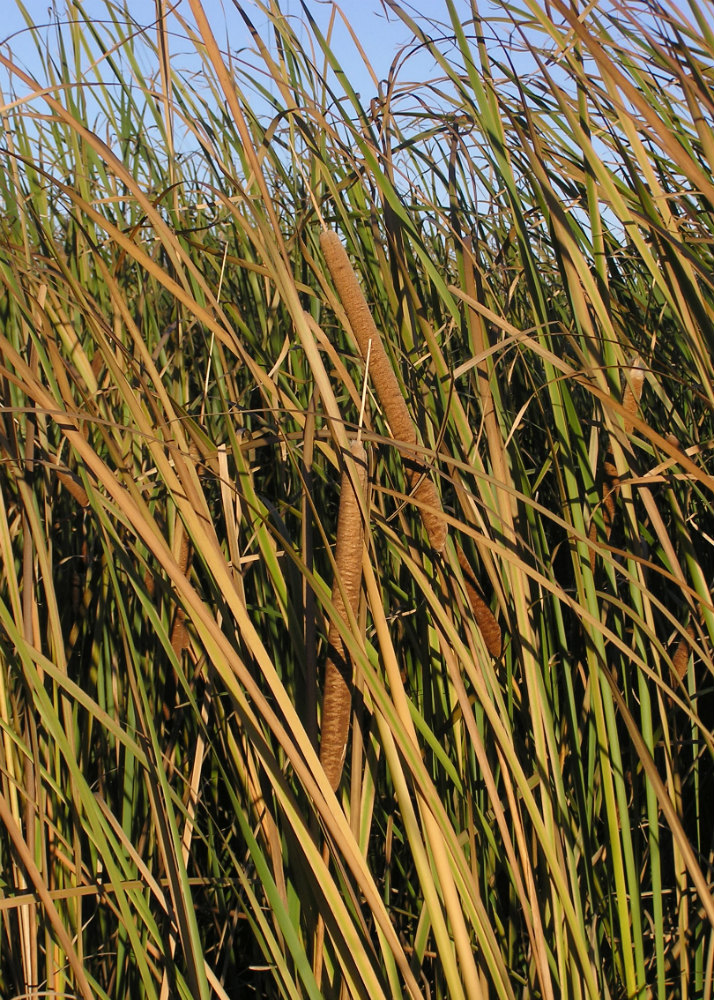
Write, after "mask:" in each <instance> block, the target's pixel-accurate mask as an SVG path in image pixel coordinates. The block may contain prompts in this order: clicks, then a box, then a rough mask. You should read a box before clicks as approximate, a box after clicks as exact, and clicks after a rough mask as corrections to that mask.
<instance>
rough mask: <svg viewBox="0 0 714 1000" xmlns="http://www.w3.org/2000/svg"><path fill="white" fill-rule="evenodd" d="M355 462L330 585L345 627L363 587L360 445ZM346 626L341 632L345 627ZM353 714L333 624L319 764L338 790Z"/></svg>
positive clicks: (345, 663) (346, 659)
mask: <svg viewBox="0 0 714 1000" xmlns="http://www.w3.org/2000/svg"><path fill="white" fill-rule="evenodd" d="M351 454H352V458H353V460H354V462H355V464H356V466H357V490H356V491H355V484H354V483H353V481H352V479H351V477H350V473H349V470H348V469H345V471H344V472H343V474H342V483H341V487H340V489H341V492H340V509H339V513H338V516H337V545H336V549H335V566H336V570H337V571H336V574H335V579H334V582H333V585H332V603H333V605H334V607H335V611H336V612H337V614H338V615H339V617H340V618H341V619H342V621H343V623H345V625H346V623H347V620H348V616H347V612H346V608H347V607H349V609H350V611H351V613H352V615H353V616H355V617H356V615H357V609H358V604H359V592H360V587H361V584H362V548H363V544H364V520H363V517H362V511H361V509H360V499H359V497H360V494H361V496H362V497H363V498H364V497H365V496H366V491H367V455H366V453H365V450H364V446H363V445H362V443H361V442H359V441H357V442H355V443H354V444H353V445H352V449H351ZM345 625H343V628H344V627H345ZM351 712H352V662H351V658H350V654H349V650H348V649H347V646H346V645H345V642H344V640H343V638H342V635H341V631H340V628H339V627H338V625H337V624H335V623H334V622H333V623H332V624H331V626H330V631H329V635H328V652H327V663H326V666H325V689H324V694H323V699H322V722H321V725H320V763H321V764H322V766H323V768H324V770H325V774H326V775H327V779H328V781H329V782H330V784H331V786H332V788H333V789H334V790H337V786H338V785H339V783H340V778H341V777H342V768H343V765H344V762H345V754H346V751H347V737H348V734H349V728H350V714H351Z"/></svg>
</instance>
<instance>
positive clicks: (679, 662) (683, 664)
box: [672, 622, 696, 681]
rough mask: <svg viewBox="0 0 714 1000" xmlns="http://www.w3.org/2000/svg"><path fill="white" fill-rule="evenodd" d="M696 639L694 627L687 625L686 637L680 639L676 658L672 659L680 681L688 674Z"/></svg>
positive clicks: (675, 652) (675, 653)
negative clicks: (690, 657)
mask: <svg viewBox="0 0 714 1000" xmlns="http://www.w3.org/2000/svg"><path fill="white" fill-rule="evenodd" d="M695 639H696V632H695V631H694V626H693V625H692V624H691V622H690V624H689V625H687V628H686V629H685V633H684V635H683V636H682V637H681V638H680V640H679V642H678V643H677V648H676V649H675V651H674V656H673V657H672V669H673V671H674V673H675V675H676V677H677V679H678V680H680V681H681V680H683V679H684V675H685V674H686V672H687V666H688V665H689V656H690V653H691V652H692V645H693V644H694V640H695Z"/></svg>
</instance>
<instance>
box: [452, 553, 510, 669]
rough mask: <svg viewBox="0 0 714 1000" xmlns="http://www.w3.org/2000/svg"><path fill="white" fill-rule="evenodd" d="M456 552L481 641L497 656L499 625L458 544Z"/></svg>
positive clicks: (499, 650)
mask: <svg viewBox="0 0 714 1000" xmlns="http://www.w3.org/2000/svg"><path fill="white" fill-rule="evenodd" d="M456 554H457V556H458V559H459V566H460V567H461V572H462V573H463V574H464V583H465V585H466V593H467V594H468V597H469V603H470V604H471V610H472V611H473V613H474V618H475V619H476V624H477V625H478V627H479V630H480V632H481V635H482V636H483V641H484V642H485V643H486V649H487V650H488V651H489V653H490V654H491V656H494V657H498V656H500V655H501V649H502V645H503V642H502V638H501V626H500V625H499V624H498V622H497V621H496V619H495V617H494V614H493V612H492V611H491V609H490V608H489V606H488V604H486V602H485V601H484V599H483V598H482V597H481V594H480V593H479V591H478V584H477V583H476V577H475V576H474V574H473V570H472V569H471V566H470V565H469V561H468V559H467V558H466V556H465V555H464V553H463V551H462V549H461V547H460V546H457V547H456Z"/></svg>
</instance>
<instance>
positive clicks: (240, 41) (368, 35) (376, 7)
mask: <svg viewBox="0 0 714 1000" xmlns="http://www.w3.org/2000/svg"><path fill="white" fill-rule="evenodd" d="M243 4H244V7H245V9H246V10H247V11H248V12H249V15H250V16H251V17H252V18H253V19H254V23H255V24H256V27H258V28H259V29H260V28H261V27H263V25H265V19H264V18H262V17H261V15H260V12H259V11H258V10H257V9H256V8H255V7H254V6H253V4H252V3H250V0H247V2H246V0H243ZM308 5H309V8H310V11H311V13H312V14H313V16H314V17H315V19H316V21H317V22H318V23H319V24H320V25H321V26H322V27H324V28H326V27H327V23H328V19H329V13H330V7H331V5H330V4H329V3H326V2H320V0H308ZM25 6H26V9H27V11H28V13H29V14H30V16H31V17H32V19H33V21H34V23H35V24H37V25H40V26H43V25H48V26H49V25H50V24H51V22H52V20H53V11H55V10H56V12H57V15H58V16H59V18H60V20H63V19H64V18H66V17H67V16H68V15H67V13H66V10H67V4H66V3H65V2H64V0H55V2H54V3H53V2H52V0H25ZM128 6H129V11H130V12H131V14H132V15H133V17H134V18H135V19H136V20H137V21H138V22H139V23H141V24H146V25H150V24H151V23H152V22H153V18H154V3H153V0H129V4H128ZM203 6H204V10H205V11H206V13H207V14H208V16H209V18H210V21H211V25H212V27H213V30H214V33H215V35H216V38H217V40H218V42H219V44H220V45H222V46H223V45H224V44H225V43H226V40H228V43H229V45H230V48H231V50H232V51H233V52H235V51H236V50H239V49H240V48H243V47H244V46H246V45H251V41H250V38H249V36H248V33H247V31H246V28H245V26H244V25H243V22H242V20H241V18H240V17H239V15H238V13H237V11H236V10H235V8H234V6H233V4H232V3H231V0H203ZM340 6H341V8H342V10H343V11H344V13H345V15H346V16H347V18H348V19H349V21H350V24H351V25H352V27H353V29H354V30H355V32H356V33H357V34H358V36H359V39H360V43H361V44H362V46H363V47H364V49H365V51H366V54H367V56H368V58H369V60H370V62H371V64H372V66H373V68H374V70H375V73H376V74H377V76H378V78H380V79H382V78H386V76H387V73H388V70H389V66H390V64H391V62H392V60H393V59H394V57H395V55H396V53H397V52H398V50H399V48H400V47H401V46H402V45H404V44H405V43H406V42H407V41H408V40H409V38H410V34H409V31H408V29H407V28H406V27H405V26H404V25H403V24H402V23H401V21H399V19H398V18H397V17H396V15H395V14H390V15H389V16H388V17H387V16H386V15H385V13H384V10H383V8H382V4H381V3H380V2H379V0H344V2H343V3H342V4H341V5H340ZM2 7H3V17H2V20H1V21H0V51H2V52H3V54H7V52H8V48H9V50H10V53H11V56H12V58H13V60H14V61H17V62H18V63H19V64H20V65H21V66H23V68H26V69H28V70H30V71H33V70H34V71H35V72H36V71H37V63H36V61H35V60H36V57H35V55H34V46H33V45H32V43H31V41H30V40H29V38H28V33H27V31H26V30H24V29H25V22H24V19H23V17H22V15H21V13H20V11H19V9H18V7H17V5H16V2H15V0H4V2H3V3H2ZM281 7H282V10H283V12H284V13H285V14H286V15H288V16H293V17H294V18H295V24H296V25H298V27H297V28H296V30H297V31H298V34H299V35H301V37H302V38H303V39H304V40H307V38H308V36H309V32H308V31H307V30H304V29H303V30H300V29H299V23H300V18H301V17H302V8H301V4H300V3H299V0H282V3H281ZM414 7H415V8H416V9H418V10H421V11H423V12H424V13H427V12H428V13H429V14H430V15H431V16H440V17H441V19H442V20H446V12H445V10H444V8H443V5H442V3H441V2H439V0H417V3H415V5H414ZM457 7H461V8H463V11H464V16H467V10H468V4H467V3H466V0H457ZM83 8H84V10H85V11H86V13H87V14H88V15H89V16H91V17H93V18H94V19H96V20H99V19H100V18H106V5H105V3H104V2H103V0H84V3H83ZM179 10H180V11H182V12H183V14H184V15H185V16H186V17H187V18H188V19H191V15H190V7H189V4H188V0H180V2H179ZM48 37H52V36H51V33H49V34H48ZM172 45H175V46H176V48H177V49H180V50H182V51H184V52H185V51H186V46H185V45H181V42H180V40H179V39H177V38H176V39H174V40H173V41H172ZM333 49H334V50H335V51H336V52H337V53H338V55H339V58H340V61H341V62H342V64H343V66H344V68H345V70H346V71H347V73H348V75H349V78H350V80H351V82H352V83H353V85H354V86H355V89H357V90H359V91H366V93H363V94H362V96H363V98H364V97H365V96H366V98H367V102H368V101H369V99H370V98H371V96H373V93H374V85H373V84H372V82H371V80H370V77H369V74H368V72H367V71H366V69H365V67H364V65H363V63H362V61H361V59H360V57H359V54H358V53H357V51H356V49H355V47H354V45H353V43H352V42H351V40H350V38H349V35H348V32H347V31H346V30H345V28H344V26H343V25H342V22H341V20H340V19H339V18H338V19H337V22H336V30H335V35H334V40H333ZM433 72H434V68H433V64H432V63H431V62H429V63H425V61H424V60H423V59H422V60H421V61H419V59H418V58H417V59H414V60H410V63H409V66H408V69H407V70H406V71H405V73H406V75H404V76H401V75H400V79H402V80H404V79H411V78H415V77H417V76H421V79H422V80H423V79H425V78H426V75H427V74H433Z"/></svg>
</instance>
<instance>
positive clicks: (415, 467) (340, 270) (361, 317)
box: [320, 230, 446, 552]
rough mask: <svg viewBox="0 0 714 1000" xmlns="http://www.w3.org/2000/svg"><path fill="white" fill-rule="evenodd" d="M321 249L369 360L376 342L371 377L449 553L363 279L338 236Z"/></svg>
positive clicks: (429, 528) (426, 512)
mask: <svg viewBox="0 0 714 1000" xmlns="http://www.w3.org/2000/svg"><path fill="white" fill-rule="evenodd" d="M320 246H321V247H322V252H323V253H324V255H325V261H326V262H327V267H328V269H329V271H330V274H331V275H332V280H333V281H334V283H335V288H336V289H337V292H338V294H339V296H340V299H341V300H342V305H343V306H344V309H345V312H346V313H347V318H348V320H349V321H350V326H351V327H352V332H353V333H354V335H355V339H356V340H357V345H358V347H359V349H360V352H361V354H362V357H363V358H366V357H367V352H368V351H369V350H370V342H371V355H370V365H369V375H370V378H371V379H372V384H373V385H374V388H375V391H376V393H377V396H378V398H379V401H380V403H381V404H382V407H383V408H384V412H385V414H386V417H387V420H388V421H389V426H390V428H391V431H392V434H393V436H394V440H395V442H396V443H397V445H399V443H403V444H405V445H407V446H409V447H407V448H405V449H404V450H403V453H406V454H407V455H408V456H409V464H408V467H407V474H408V478H409V483H410V486H411V488H412V489H414V496H415V498H416V499H417V501H418V502H419V509H420V512H421V516H422V520H423V522H424V527H425V528H426V532H427V535H428V536H429V542H430V543H431V545H432V547H433V548H434V549H436V551H437V552H443V550H444V546H445V545H446V520H445V518H444V514H443V509H442V506H441V500H440V499H439V494H438V492H437V490H436V487H435V486H434V484H433V483H432V481H431V479H429V477H428V475H426V467H425V466H424V464H423V462H421V461H419V459H418V458H417V454H416V448H417V447H418V439H417V433H416V428H415V426H414V422H413V420H412V418H411V416H410V414H409V410H408V409H407V404H406V403H405V401H404V397H403V396H402V393H401V391H400V389H399V383H398V382H397V378H396V375H395V374H394V370H393V368H392V365H391V363H390V361H389V358H388V357H387V353H386V351H385V350H384V344H383V343H382V338H381V337H380V335H379V332H378V330H377V327H376V325H375V322H374V319H373V318H372V313H371V312H370V309H369V306H368V305H367V301H366V299H365V297H364V295H363V294H362V289H361V287H360V283H359V280H358V279H357V275H356V274H355V272H354V270H353V269H352V265H351V264H350V259H349V257H348V256H347V251H346V250H345V248H344V247H343V245H342V241H341V240H340V237H339V236H338V235H337V233H335V232H332V231H331V230H325V231H323V232H322V233H321V234H320Z"/></svg>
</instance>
